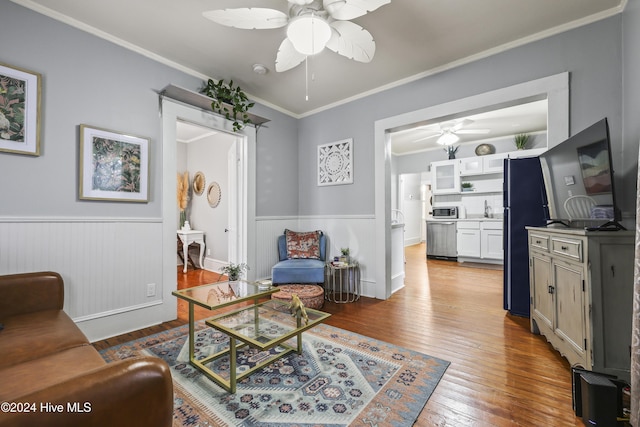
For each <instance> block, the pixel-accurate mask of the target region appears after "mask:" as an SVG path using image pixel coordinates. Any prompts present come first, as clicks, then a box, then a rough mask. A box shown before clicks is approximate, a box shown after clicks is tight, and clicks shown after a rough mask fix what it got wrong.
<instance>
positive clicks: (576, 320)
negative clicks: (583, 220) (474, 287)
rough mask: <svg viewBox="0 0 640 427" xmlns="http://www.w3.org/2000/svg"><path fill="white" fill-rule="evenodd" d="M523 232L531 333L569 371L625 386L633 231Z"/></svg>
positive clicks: (537, 229)
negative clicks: (590, 372)
mask: <svg viewBox="0 0 640 427" xmlns="http://www.w3.org/2000/svg"><path fill="white" fill-rule="evenodd" d="M527 230H528V233H529V287H530V304H531V332H533V333H536V334H541V335H544V336H545V338H546V339H547V341H549V343H551V345H552V346H553V347H554V348H555V349H556V350H558V351H559V352H560V353H561V354H562V355H563V356H564V357H565V358H566V359H567V360H568V361H569V363H570V364H571V365H572V366H580V367H582V368H584V369H587V370H593V371H596V372H602V373H607V374H612V375H616V376H618V377H619V378H620V379H623V380H626V381H630V369H631V368H630V366H631V356H630V346H631V325H632V313H633V267H634V260H633V258H634V243H635V231H586V230H582V229H571V228H546V227H527Z"/></svg>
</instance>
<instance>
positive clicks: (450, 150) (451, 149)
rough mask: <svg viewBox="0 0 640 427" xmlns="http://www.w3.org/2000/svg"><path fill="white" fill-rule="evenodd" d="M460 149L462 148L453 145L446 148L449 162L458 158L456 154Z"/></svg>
mask: <svg viewBox="0 0 640 427" xmlns="http://www.w3.org/2000/svg"><path fill="white" fill-rule="evenodd" d="M458 148H460V147H454V146H453V145H449V146H447V147H446V148H444V151H446V152H447V155H448V156H449V160H451V159H455V158H456V152H457V151H458Z"/></svg>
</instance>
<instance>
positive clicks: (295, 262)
mask: <svg viewBox="0 0 640 427" xmlns="http://www.w3.org/2000/svg"><path fill="white" fill-rule="evenodd" d="M326 251H327V238H326V236H325V235H324V234H322V233H321V234H320V257H319V258H318V259H309V258H289V257H288V256H287V241H286V237H285V235H284V234H283V235H281V236H278V256H279V262H278V263H277V264H276V265H274V266H273V268H272V269H271V280H272V282H273V284H283V283H320V284H321V283H324V264H325V256H326Z"/></svg>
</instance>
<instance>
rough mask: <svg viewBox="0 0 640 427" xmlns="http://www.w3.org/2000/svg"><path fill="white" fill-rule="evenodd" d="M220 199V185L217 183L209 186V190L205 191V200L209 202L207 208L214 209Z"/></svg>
mask: <svg viewBox="0 0 640 427" xmlns="http://www.w3.org/2000/svg"><path fill="white" fill-rule="evenodd" d="M221 198H222V190H220V184H218V183H217V182H212V183H211V184H209V188H208V189H207V200H208V201H209V206H211V207H212V208H215V207H216V206H218V204H219V203H220V199H221Z"/></svg>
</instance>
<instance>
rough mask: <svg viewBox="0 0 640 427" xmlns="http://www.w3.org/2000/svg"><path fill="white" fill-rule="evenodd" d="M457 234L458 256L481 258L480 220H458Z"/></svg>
mask: <svg viewBox="0 0 640 427" xmlns="http://www.w3.org/2000/svg"><path fill="white" fill-rule="evenodd" d="M456 236H457V243H458V257H472V258H480V222H479V221H458V223H457V227H456Z"/></svg>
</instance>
